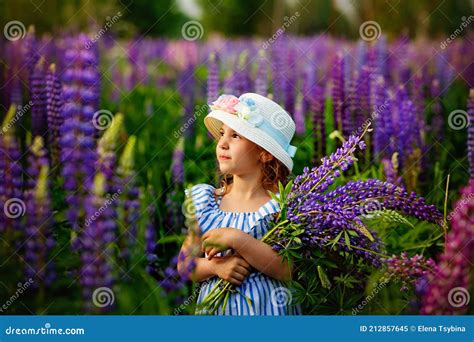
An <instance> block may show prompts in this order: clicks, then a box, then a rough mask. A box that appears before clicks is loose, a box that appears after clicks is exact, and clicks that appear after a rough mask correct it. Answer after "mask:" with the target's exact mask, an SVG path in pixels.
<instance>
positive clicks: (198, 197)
mask: <svg viewBox="0 0 474 342" xmlns="http://www.w3.org/2000/svg"><path fill="white" fill-rule="evenodd" d="M184 192H185V194H186V199H185V201H184V206H183V213H184V215H185V216H186V217H187V218H189V217H190V216H191V215H194V216H195V218H196V220H197V221H198V223H199V226H200V228H201V231H202V230H203V229H202V227H201V224H202V219H203V212H204V210H205V209H206V208H207V207H208V206H209V205H211V203H210V202H211V200H212V196H213V195H214V189H213V187H212V186H211V185H209V184H196V185H194V186H192V187H191V188H188V189H185V190H184ZM193 207H194V209H193Z"/></svg>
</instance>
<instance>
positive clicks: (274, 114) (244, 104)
mask: <svg viewBox="0 0 474 342" xmlns="http://www.w3.org/2000/svg"><path fill="white" fill-rule="evenodd" d="M210 107H211V112H210V113H209V114H208V115H207V116H206V117H205V118H204V124H205V125H206V128H207V129H208V130H209V132H210V133H211V135H212V136H213V137H214V138H216V139H219V138H220V129H221V127H222V124H226V125H227V126H228V127H230V128H232V129H233V130H234V131H235V132H237V133H238V134H239V135H241V136H243V137H245V138H247V139H248V140H250V141H252V142H254V143H255V144H257V145H259V146H260V147H262V148H264V149H265V150H266V151H268V152H269V153H271V154H272V155H273V156H274V157H275V158H276V159H278V160H279V161H281V162H282V163H283V164H284V165H285V166H286V167H287V168H288V170H290V172H291V170H292V169H293V159H292V158H293V157H294V155H295V153H296V149H297V148H296V146H293V145H290V141H291V139H292V138H293V135H294V134H295V122H294V121H293V119H292V118H291V116H290V115H289V114H288V113H287V112H286V111H285V110H284V109H283V108H282V107H281V106H280V105H279V104H278V103H276V102H274V101H272V100H270V99H269V98H266V97H265V96H262V95H259V94H255V93H245V94H242V95H241V96H240V97H239V98H237V97H236V96H234V95H226V94H224V95H221V96H220V97H219V98H218V99H217V100H216V101H214V102H213V103H212V104H210Z"/></svg>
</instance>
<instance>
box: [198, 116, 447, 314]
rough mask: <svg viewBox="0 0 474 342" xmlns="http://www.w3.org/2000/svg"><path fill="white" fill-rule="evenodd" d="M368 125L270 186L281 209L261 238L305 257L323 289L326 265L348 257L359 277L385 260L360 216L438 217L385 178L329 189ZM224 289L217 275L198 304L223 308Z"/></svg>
mask: <svg viewBox="0 0 474 342" xmlns="http://www.w3.org/2000/svg"><path fill="white" fill-rule="evenodd" d="M369 127H370V124H368V125H365V127H364V129H363V131H362V133H361V134H360V135H359V136H355V135H351V136H350V137H349V138H348V140H347V141H344V142H343V144H342V146H341V147H340V148H338V149H337V150H336V152H335V153H333V154H332V155H330V156H329V157H324V158H322V159H321V165H320V166H318V167H314V168H312V169H309V168H307V167H306V168H305V169H304V171H303V173H302V174H301V175H298V176H297V177H296V178H295V179H294V181H291V182H289V183H288V184H287V185H286V186H285V187H283V186H282V184H281V183H280V184H279V192H280V193H279V196H277V195H276V194H273V193H271V192H270V195H271V197H272V198H273V199H275V200H276V201H278V203H279V204H280V209H281V210H280V213H279V216H278V217H277V219H276V220H275V221H273V222H271V223H270V224H271V226H270V229H269V230H268V232H267V233H266V234H265V235H264V236H263V238H262V239H261V241H263V242H265V243H267V244H269V245H271V246H272V247H273V249H274V250H276V251H278V252H279V255H281V256H282V257H283V259H284V260H288V261H289V262H290V263H292V264H293V265H295V264H297V261H304V263H306V265H308V263H309V267H310V270H311V272H307V273H308V274H309V273H311V277H313V278H314V274H315V273H316V274H317V275H316V277H317V278H319V279H318V284H320V285H321V286H322V287H324V288H326V289H328V288H330V287H331V274H329V275H328V272H327V269H328V268H331V267H332V268H333V269H337V268H341V267H345V266H346V264H348V263H349V262H350V263H351V265H354V267H353V269H352V270H350V271H348V272H347V273H348V274H352V275H353V276H354V277H355V278H357V277H359V278H360V277H364V276H366V275H367V274H364V272H363V270H367V269H368V270H373V269H374V268H380V267H381V266H382V262H383V261H384V260H385V259H384V256H385V255H384V254H382V253H381V252H382V241H381V239H380V238H379V237H378V236H377V234H376V232H374V231H371V230H370V229H369V228H368V227H367V226H366V225H365V223H364V220H363V219H364V218H366V217H370V216H377V215H374V214H375V213H380V212H383V211H385V210H386V211H389V212H392V213H393V212H394V211H395V212H397V213H401V214H404V215H410V216H414V217H416V218H417V219H420V220H426V221H430V222H433V223H438V224H439V223H441V222H442V215H441V213H440V212H439V211H438V210H437V209H436V207H435V206H434V205H427V204H425V201H424V199H423V198H421V197H418V196H417V195H416V194H415V193H413V192H412V193H408V192H407V191H406V190H405V189H403V188H401V187H398V186H396V185H393V184H390V183H387V182H383V181H379V180H376V179H369V180H367V181H352V182H348V183H346V184H345V185H341V186H338V187H336V188H335V189H332V190H331V189H330V186H331V185H332V184H333V183H334V181H335V179H336V178H337V177H340V176H341V174H342V173H343V172H344V171H346V170H347V169H348V168H349V167H350V166H351V165H352V164H353V163H354V162H355V161H356V158H355V157H354V152H356V150H358V149H360V150H363V149H364V148H365V143H364V141H363V137H364V135H365V134H366V133H367V132H368V131H369V130H370V128H369ZM294 269H295V268H294ZM296 269H297V271H298V272H297V273H304V272H305V271H304V269H303V267H297V268H296ZM339 275H340V274H339ZM297 278H298V279H301V278H302V277H300V276H298V277H297ZM334 278H337V277H334ZM349 282H350V280H349ZM354 282H356V280H354ZM361 290H362V289H361ZM229 291H235V289H234V286H233V285H232V284H231V283H229V282H226V281H224V280H221V281H219V282H218V283H217V284H216V286H215V287H214V288H213V289H212V290H211V292H210V293H209V294H208V295H207V296H206V298H205V299H204V300H203V302H202V303H200V307H202V308H204V309H205V310H206V311H207V312H209V313H211V314H213V313H215V312H216V311H217V309H218V308H219V307H220V305H221V304H223V307H224V309H225V305H226V298H228V293H229ZM304 292H307V289H305V291H304ZM249 300H250V299H249V298H247V301H249Z"/></svg>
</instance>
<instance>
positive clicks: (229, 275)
mask: <svg viewBox="0 0 474 342" xmlns="http://www.w3.org/2000/svg"><path fill="white" fill-rule="evenodd" d="M194 238H195V239H197V240H199V242H200V239H199V238H198V237H194ZM192 247H193V237H192V236H189V235H188V236H187V237H186V239H185V241H184V243H183V246H182V247H181V250H180V255H183V254H181V253H184V256H185V258H183V259H181V258H178V265H177V269H178V272H179V273H180V274H181V275H183V276H188V277H189V278H190V279H191V280H193V281H198V282H201V281H204V280H206V279H208V278H211V277H213V276H218V277H219V278H221V279H224V280H227V281H229V282H231V283H232V284H234V285H237V286H239V285H240V284H242V282H243V281H244V279H245V278H246V277H247V276H248V275H249V269H250V265H249V263H248V262H247V261H245V259H244V258H242V257H241V256H240V255H231V256H225V257H219V258H214V259H208V258H203V257H202V253H192V252H191V251H192ZM198 249H199V245H198ZM193 254H198V255H197V256H193ZM193 259H194V262H195V265H194V269H193V270H191V274H189V271H188V270H189V263H190V262H191V261H192V260H193Z"/></svg>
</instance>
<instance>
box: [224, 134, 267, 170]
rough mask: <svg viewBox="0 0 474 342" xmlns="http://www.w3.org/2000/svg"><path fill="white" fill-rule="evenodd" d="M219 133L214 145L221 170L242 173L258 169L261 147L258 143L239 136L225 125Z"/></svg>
mask: <svg viewBox="0 0 474 342" xmlns="http://www.w3.org/2000/svg"><path fill="white" fill-rule="evenodd" d="M220 135H221V137H220V139H219V141H218V143H217V146H216V156H217V160H218V162H219V168H220V170H221V172H223V173H229V174H233V175H243V174H247V173H253V172H256V171H258V170H259V169H260V166H259V164H260V160H259V157H260V152H261V149H260V148H259V146H258V145H256V144H255V143H253V142H251V141H250V140H248V139H246V138H244V137H242V136H240V135H239V134H237V133H236V132H234V130H233V129H232V128H230V127H228V126H226V125H222V127H221V130H220ZM226 157H227V158H226Z"/></svg>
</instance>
